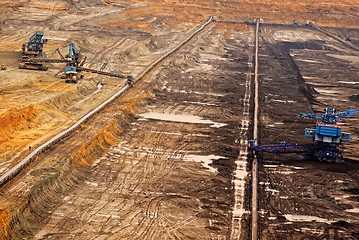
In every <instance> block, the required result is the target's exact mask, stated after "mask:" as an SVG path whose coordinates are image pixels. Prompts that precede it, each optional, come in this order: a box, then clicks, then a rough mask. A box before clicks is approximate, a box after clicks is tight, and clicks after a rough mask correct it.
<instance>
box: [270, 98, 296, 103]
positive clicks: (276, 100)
mask: <svg viewBox="0 0 359 240" xmlns="http://www.w3.org/2000/svg"><path fill="white" fill-rule="evenodd" d="M270 102H280V103H296V101H292V100H279V99H272V100H270Z"/></svg>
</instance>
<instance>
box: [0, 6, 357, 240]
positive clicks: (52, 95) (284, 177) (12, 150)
mask: <svg viewBox="0 0 359 240" xmlns="http://www.w3.org/2000/svg"><path fill="white" fill-rule="evenodd" d="M358 12H359V8H358V5H357V3H356V1H354V0H352V1H350V0H345V1H339V0H338V1H324V0H323V1H315V3H314V2H313V1H306V0H301V1H292V0H284V1H257V0H255V1H186V0H185V1H183V0H182V1H161V2H158V1H150V0H145V1H119V0H102V1H100V0H89V1H42V0H31V1H28V0H26V1H25V0H19V1H2V2H1V3H0V31H1V33H2V34H1V36H0V43H1V44H0V65H1V64H4V65H5V66H6V67H7V69H6V70H5V71H0V102H2V103H1V105H0V121H1V123H2V124H1V129H0V159H1V160H0V173H3V172H4V171H6V169H8V168H9V167H11V166H12V165H14V164H15V163H16V162H18V161H19V160H21V157H22V156H24V155H25V154H26V153H28V152H29V147H32V148H34V147H35V146H37V145H39V144H40V143H42V142H44V141H46V140H47V139H49V138H50V137H51V136H53V135H55V134H56V133H58V132H60V131H61V130H63V129H65V128H66V127H68V126H70V125H71V124H72V123H74V122H75V121H76V120H77V119H79V118H80V117H81V116H83V115H84V114H86V113H87V112H88V111H90V110H91V109H93V108H94V107H95V106H97V105H98V104H100V103H101V102H103V101H104V100H105V99H107V98H108V97H109V96H110V95H111V94H113V93H114V92H116V91H117V90H118V89H119V88H121V87H122V86H123V85H124V84H125V80H122V79H114V78H110V77H102V76H99V75H95V74H90V73H88V74H85V78H84V80H83V81H80V82H79V83H78V84H76V85H74V84H73V85H69V84H66V83H65V82H64V81H63V80H62V79H60V78H59V77H58V76H55V75H56V73H57V72H58V71H59V69H61V68H62V65H61V64H52V65H50V69H49V70H48V71H46V72H39V71H28V70H21V69H18V68H17V64H18V62H17V59H18V58H19V57H20V54H19V52H20V48H21V45H22V43H24V42H26V41H27V40H28V38H29V37H30V36H31V35H32V34H33V33H34V32H35V31H38V30H41V31H44V32H45V38H48V39H49V43H48V44H47V45H45V50H46V51H47V52H46V53H47V54H48V55H51V54H52V52H53V51H54V49H56V48H59V49H60V51H62V52H63V53H65V52H66V50H67V46H68V44H69V42H70V41H73V42H75V46H76V47H77V48H79V49H81V52H82V53H83V54H84V55H86V56H87V62H86V67H91V68H95V69H98V68H100V67H101V65H102V63H104V62H107V63H108V64H109V65H108V66H109V67H108V68H107V69H106V70H107V71H112V72H120V73H125V74H132V75H133V76H135V77H136V76H138V75H139V74H140V73H141V72H142V71H143V69H145V68H146V67H147V66H148V65H149V64H150V63H151V62H153V61H154V60H155V59H156V58H157V57H159V56H160V55H162V54H163V53H165V52H166V51H168V50H169V49H171V48H172V47H173V46H175V45H177V44H178V43H179V42H181V41H182V40H183V39H185V38H186V36H188V35H189V34H190V33H191V32H192V31H193V30H194V29H196V28H197V27H198V26H200V25H201V24H202V23H204V22H205V21H206V20H207V19H208V16H215V17H216V20H217V21H216V22H215V23H213V24H211V25H210V26H209V27H208V28H207V29H206V30H205V31H204V32H202V33H201V34H200V35H199V36H197V37H195V39H193V40H191V41H190V42H189V43H188V44H187V45H186V46H185V47H184V48H182V49H181V50H180V51H179V52H177V53H175V54H174V55H172V56H171V57H170V58H169V59H168V60H166V61H165V62H164V63H162V64H161V65H160V66H159V67H158V68H156V69H154V70H153V71H152V72H151V74H150V75H148V76H147V77H146V78H145V79H144V80H143V81H142V82H140V83H138V84H136V85H135V86H134V87H133V88H132V89H131V90H130V91H129V92H128V93H126V94H125V95H124V96H122V97H120V98H119V99H118V100H116V102H114V103H113V104H111V106H110V107H108V108H106V109H105V110H103V111H102V112H101V113H100V114H98V115H96V116H95V117H94V118H93V119H92V120H90V121H89V122H88V123H86V124H85V125H83V126H82V128H81V129H79V130H78V131H76V133H74V134H72V135H71V136H69V137H68V138H67V139H65V140H64V141H63V142H61V143H60V144H58V145H56V146H54V147H53V149H51V150H50V151H48V152H47V153H46V154H43V155H42V156H41V157H40V158H38V159H36V161H35V162H34V163H32V164H31V165H30V166H29V167H28V168H27V170H26V171H24V172H22V173H21V174H20V175H19V176H18V177H17V178H16V179H14V180H13V181H11V182H10V183H9V184H7V185H6V186H4V187H3V188H1V190H0V239H2V238H3V239H9V238H14V239H171V238H174V239H248V237H249V236H248V234H249V229H250V228H249V217H250V213H249V209H250V205H249V204H250V203H249V199H248V196H249V194H250V189H249V188H248V184H249V177H250V174H249V171H250V169H249V165H248V164H247V149H246V148H247V141H248V140H249V139H250V137H251V136H250V135H251V134H250V132H251V126H250V123H251V112H252V111H251V110H252V109H251V105H250V98H251V97H252V96H251V94H250V93H251V89H252V83H251V80H252V75H251V73H252V71H253V69H252V68H253V64H252V62H253V43H254V40H253V25H247V24H246V22H252V21H253V19H254V18H257V17H259V18H261V19H262V22H264V23H265V24H263V26H262V28H261V39H260V44H261V47H260V70H259V72H260V75H261V76H260V92H261V94H262V95H261V103H262V106H261V124H262V125H261V129H260V132H261V139H260V140H261V142H262V143H273V142H278V141H280V140H286V141H295V142H310V140H309V139H305V138H304V136H303V130H304V128H305V127H312V126H313V124H314V123H312V122H311V121H308V120H301V119H298V117H297V115H298V113H299V112H310V111H312V110H314V111H322V109H323V108H324V107H326V106H334V107H336V108H338V109H340V110H344V109H347V108H358V107H359V106H358V105H359V103H358V101H359V100H358V99H359V95H358V87H357V85H358V84H357V83H358V80H357V79H358V67H359V64H358V63H359V53H358V52H357V51H354V50H353V49H351V48H349V47H348V45H347V44H343V43H341V42H338V41H336V40H335V39H333V38H330V37H329V36H327V35H325V34H323V33H320V32H319V31H317V30H315V29H313V28H308V27H305V26H304V23H305V22H306V20H311V21H314V22H315V23H316V24H317V25H318V26H320V27H322V29H324V30H326V31H329V32H331V33H334V34H336V35H337V36H339V37H341V38H343V39H348V37H349V39H350V43H351V44H354V45H356V46H359V32H358V30H357V29H356V27H357V26H358V24H359V18H358V15H357V14H358ZM293 20H298V21H299V22H300V25H293V24H292V22H293ZM267 23H278V24H287V25H274V24H267ZM101 82H102V83H103V82H104V84H101ZM343 122H344V123H345V124H344V126H343V127H344V129H345V130H346V131H348V132H351V133H352V134H353V136H352V140H351V142H350V143H348V144H346V145H345V148H344V156H345V157H346V158H348V160H347V162H346V163H344V164H341V165H339V164H327V163H321V162H312V161H307V160H303V159H301V157H300V156H297V155H295V156H279V155H278V156H270V155H263V156H262V158H261V166H260V169H259V172H260V175H259V181H260V184H261V185H260V192H259V196H260V198H259V208H260V210H261V211H260V216H261V217H260V236H261V239H322V238H328V239H340V238H342V239H344V238H345V239H357V238H358V235H359V233H358V230H357V229H358V225H359V218H358V205H359V203H358V183H357V179H358V172H359V169H358V163H357V161H358V160H359V155H358V154H357V152H356V151H357V149H358V146H359V145H358V144H359V137H358V136H359V130H358V128H357V127H356V126H358V123H359V122H358V118H357V117H352V118H350V119H346V120H344V121H343Z"/></svg>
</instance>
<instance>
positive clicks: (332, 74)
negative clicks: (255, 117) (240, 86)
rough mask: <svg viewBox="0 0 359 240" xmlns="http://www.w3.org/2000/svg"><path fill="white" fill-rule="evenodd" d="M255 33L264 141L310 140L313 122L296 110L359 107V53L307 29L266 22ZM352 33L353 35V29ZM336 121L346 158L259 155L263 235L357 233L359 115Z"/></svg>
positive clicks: (288, 236) (291, 236)
mask: <svg viewBox="0 0 359 240" xmlns="http://www.w3.org/2000/svg"><path fill="white" fill-rule="evenodd" d="M261 32H262V39H261V44H262V45H261V53H262V58H261V59H262V60H261V63H262V64H261V66H262V67H261V70H260V72H262V73H263V77H262V92H263V93H264V95H263V96H262V98H263V99H262V100H263V103H264V105H263V108H262V114H261V115H262V118H263V120H262V123H263V128H262V131H261V140H262V143H275V142H279V141H281V140H286V141H288V142H300V143H305V142H308V143H309V142H310V141H311V140H309V141H308V140H306V139H305V138H304V137H303V136H302V135H303V131H304V128H306V127H312V126H313V125H314V124H315V123H314V122H312V121H310V120H303V119H300V118H299V117H298V113H299V112H311V111H317V112H320V111H323V109H324V108H325V107H330V106H332V107H335V108H337V109H340V110H345V109H348V108H352V109H358V107H359V104H358V101H357V94H358V87H357V83H358V77H359V76H358V67H359V65H358V63H357V62H356V60H357V58H358V56H359V52H356V51H353V50H352V49H350V48H348V47H347V46H345V45H343V44H341V43H340V42H337V41H335V40H334V39H331V38H329V37H327V36H326V35H323V34H321V33H319V32H318V31H316V30H313V29H303V28H293V27H290V28H288V27H286V28H283V27H276V26H264V27H263V28H262V29H261ZM350 36H353V38H354V39H358V37H359V32H358V31H353V30H351V35H350ZM282 86H285V87H282ZM279 109H280V111H278V110H279ZM342 122H343V123H344V124H343V129H344V130H345V131H348V132H351V133H352V134H353V136H352V139H351V142H350V143H348V144H345V147H344V149H343V155H344V157H345V158H347V162H346V163H344V164H328V163H323V162H313V161H308V160H305V159H302V158H301V157H300V156H296V155H294V156H293V155H292V156H290V155H288V156H280V155H278V156H271V155H266V154H264V155H263V156H262V159H261V160H262V166H261V168H260V170H259V173H260V177H259V180H260V185H261V188H260V196H261V197H259V201H260V202H259V206H262V208H261V213H262V218H261V220H260V221H261V223H262V224H261V226H262V231H261V233H262V236H261V237H262V239H323V238H325V239H357V238H358V236H359V232H358V226H359V218H358V206H359V202H358V181H357V179H358V174H359V164H358V162H357V161H358V153H357V151H358V150H357V149H358V139H359V138H358V128H357V125H358V124H359V121H358V118H357V116H354V117H351V118H348V119H345V120H343V121H342Z"/></svg>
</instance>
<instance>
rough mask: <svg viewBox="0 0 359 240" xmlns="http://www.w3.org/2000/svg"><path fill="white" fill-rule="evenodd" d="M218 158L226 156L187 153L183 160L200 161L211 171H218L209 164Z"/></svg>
mask: <svg viewBox="0 0 359 240" xmlns="http://www.w3.org/2000/svg"><path fill="white" fill-rule="evenodd" d="M217 159H225V157H222V156H216V155H192V154H190V155H186V156H185V157H184V158H183V160H185V161H189V162H191V161H193V162H199V163H202V166H204V167H205V168H208V170H209V171H210V172H217V169H215V168H213V167H211V166H209V164H211V163H212V162H213V160H217Z"/></svg>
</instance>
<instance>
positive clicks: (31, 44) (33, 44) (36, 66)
mask: <svg viewBox="0 0 359 240" xmlns="http://www.w3.org/2000/svg"><path fill="white" fill-rule="evenodd" d="M43 36H44V32H35V33H34V35H32V36H31V37H30V39H29V41H28V42H27V43H24V44H23V45H22V61H21V62H20V65H19V68H21V69H33V70H43V71H46V70H47V69H48V68H47V66H46V65H45V62H43V61H36V62H35V61H30V59H31V58H43V57H44V55H45V54H44V52H43V48H44V44H46V43H47V39H44V38H43Z"/></svg>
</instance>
